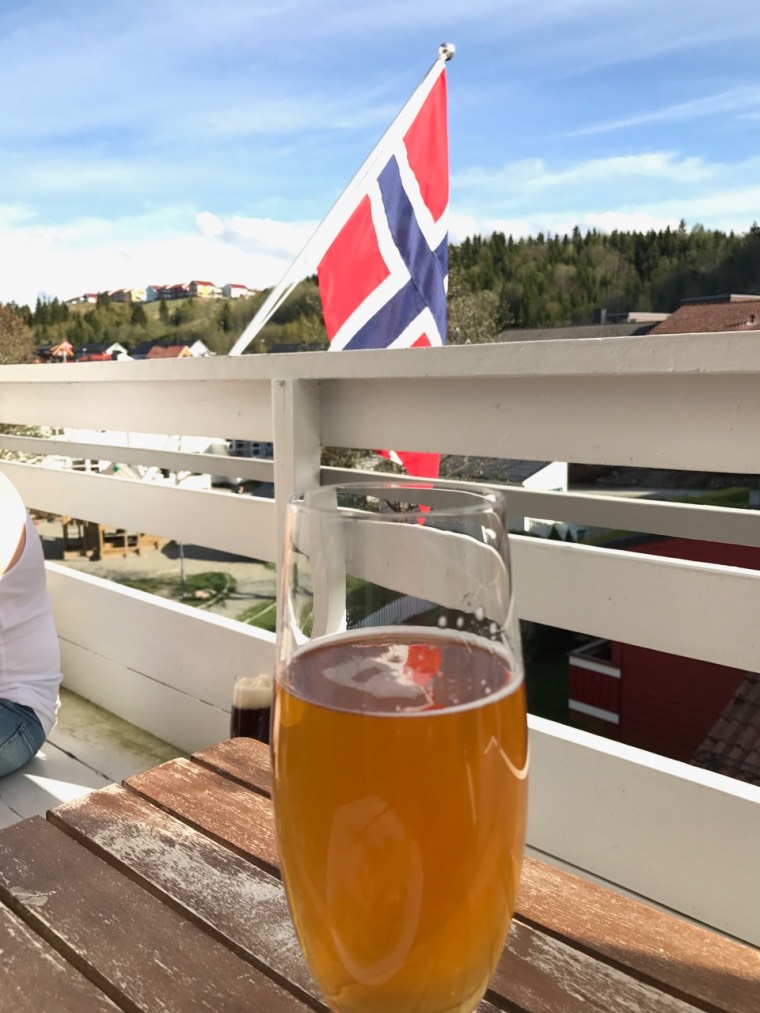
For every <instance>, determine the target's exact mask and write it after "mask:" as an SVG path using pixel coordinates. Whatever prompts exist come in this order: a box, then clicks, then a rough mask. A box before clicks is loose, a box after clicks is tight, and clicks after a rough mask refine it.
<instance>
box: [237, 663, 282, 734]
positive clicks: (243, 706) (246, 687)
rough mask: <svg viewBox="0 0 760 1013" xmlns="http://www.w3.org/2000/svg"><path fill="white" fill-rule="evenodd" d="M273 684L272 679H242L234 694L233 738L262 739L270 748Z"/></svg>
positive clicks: (267, 676) (238, 681)
mask: <svg viewBox="0 0 760 1013" xmlns="http://www.w3.org/2000/svg"><path fill="white" fill-rule="evenodd" d="M272 692H273V680H272V677H271V676H270V675H253V676H248V675H244V676H239V677H238V678H237V679H236V680H235V688H234V690H233V693H232V712H231V715H230V736H231V738H233V739H234V738H238V737H241V736H242V737H245V738H249V739H258V740H259V742H265V743H266V744H267V745H268V744H269V725H270V721H271V714H272Z"/></svg>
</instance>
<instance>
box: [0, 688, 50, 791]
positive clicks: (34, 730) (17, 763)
mask: <svg viewBox="0 0 760 1013" xmlns="http://www.w3.org/2000/svg"><path fill="white" fill-rule="evenodd" d="M44 741H45V733H44V732H43V730H42V725H41V724H40V720H39V718H38V717H37V715H36V714H35V713H34V711H33V710H32V708H31V707H25V706H24V705H23V704H20V703H12V702H11V701H10V700H0V777H5V775H6V774H10V773H12V772H13V771H14V770H18V768H19V767H23V765H24V764H25V763H27V762H28V761H29V760H31V758H32V757H33V756H34V754H35V753H36V752H37V750H38V749H39V748H40V746H41V745H42V743H43V742H44Z"/></svg>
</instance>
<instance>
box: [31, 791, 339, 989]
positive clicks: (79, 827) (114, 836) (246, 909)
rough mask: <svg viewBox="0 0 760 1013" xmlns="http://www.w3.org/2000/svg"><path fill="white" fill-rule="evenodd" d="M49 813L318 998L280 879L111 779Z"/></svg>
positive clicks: (180, 907)
mask: <svg viewBox="0 0 760 1013" xmlns="http://www.w3.org/2000/svg"><path fill="white" fill-rule="evenodd" d="M49 819H50V820H51V822H53V823H54V824H55V825H56V826H58V827H60V828H61V829H63V830H64V831H65V832H66V833H68V834H70V835H71V836H72V837H73V838H74V839H75V840H77V841H78V842H79V843H80V844H82V845H84V847H86V848H89V849H90V850H91V851H93V852H94V854H96V855H97V856H98V857H99V858H103V859H104V860H105V861H107V862H109V863H110V864H112V865H114V866H115V867H116V868H118V869H120V870H122V871H127V872H128V873H129V875H130V877H131V878H133V879H136V880H137V881H138V882H140V884H141V885H142V886H145V887H146V888H147V889H149V890H151V892H153V893H155V894H156V895H157V896H159V897H161V898H162V899H165V900H167V901H168V902H169V903H171V904H172V905H173V906H174V907H176V908H177V909H178V910H180V911H182V912H183V913H185V914H186V915H187V916H189V917H191V918H192V919H193V920H195V921H196V922H198V923H199V924H200V925H202V926H203V927H204V928H205V929H206V931H208V932H210V933H211V934H213V935H215V936H216V937H217V938H219V939H220V940H222V941H223V942H225V943H226V944H227V945H228V946H230V947H231V948H232V949H234V950H235V951H236V952H238V953H240V954H241V955H242V956H244V957H245V958H246V959H249V960H251V961H252V962H253V963H255V964H257V965H258V966H264V967H266V968H267V969H268V972H267V973H270V972H271V973H273V974H274V975H276V976H277V977H278V978H279V979H281V980H282V981H285V982H290V983H291V986H295V987H296V989H297V990H300V991H301V992H302V993H303V994H305V995H307V996H310V997H311V998H312V999H314V1000H319V997H320V992H319V989H318V987H317V985H316V984H315V982H314V980H313V978H312V976H311V974H310V973H309V971H308V970H307V968H306V964H305V963H304V960H303V957H302V955H301V950H300V947H299V945H298V941H297V940H296V936H295V933H294V931H293V924H292V922H291V920H290V913H289V911H288V905H287V902H286V900H285V894H284V891H283V889H282V885H281V884H280V882H279V880H278V879H276V878H274V877H273V876H271V875H269V874H268V873H266V872H264V871H262V870H261V869H259V868H258V867H257V866H255V865H254V864H253V863H252V862H250V861H247V860H246V859H244V858H242V857H240V855H237V854H235V853H234V852H233V851H230V850H229V849H228V848H225V847H223V846H222V845H221V844H218V843H216V841H213V840H211V839H210V838H209V837H206V836H205V835H203V834H201V833H199V832H198V831H197V830H194V829H193V828H192V827H190V826H188V825H187V824H186V823H182V822H180V821H179V820H178V819H176V818H175V817H173V816H171V815H169V814H168V813H166V812H164V811H163V810H162V809H159V808H158V807H157V806H155V805H151V804H150V803H149V802H148V801H147V800H146V799H144V798H141V797H140V796H138V795H135V794H133V793H132V792H129V791H126V790H125V789H124V788H121V787H119V786H117V785H113V786H111V787H109V788H105V789H104V790H103V791H98V792H93V793H92V794H91V795H88V796H87V797H85V798H81V799H77V800H75V801H74V802H72V803H70V804H67V805H63V806H59V807H58V809H56V810H54V811H53V812H52V813H51V814H50V816H49Z"/></svg>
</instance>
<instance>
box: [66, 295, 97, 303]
mask: <svg viewBox="0 0 760 1013" xmlns="http://www.w3.org/2000/svg"><path fill="white" fill-rule="evenodd" d="M97 301H98V294H97V292H85V293H83V294H82V295H75V296H74V298H73V299H67V300H66V305H67V306H77V305H79V304H81V303H96V302H97Z"/></svg>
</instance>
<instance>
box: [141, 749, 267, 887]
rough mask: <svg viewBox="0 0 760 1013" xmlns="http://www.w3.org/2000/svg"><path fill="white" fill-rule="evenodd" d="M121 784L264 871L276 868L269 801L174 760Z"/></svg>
mask: <svg viewBox="0 0 760 1013" xmlns="http://www.w3.org/2000/svg"><path fill="white" fill-rule="evenodd" d="M124 784H125V785H126V786H127V787H128V788H129V789H130V790H131V791H134V792H136V793H137V794H138V795H141V796H142V797H143V798H146V799H148V800H149V801H151V802H154V803H155V804H156V805H158V806H160V807H161V808H162V809H164V810H165V811H166V812H170V813H172V814H173V815H174V816H177V817H178V818H179V819H181V820H183V821H184V822H185V823H188V824H189V825H190V826H192V827H195V828H196V829H197V830H202V831H203V832H204V833H206V834H208V835H209V836H210V837H211V838H213V840H215V841H219V842H220V843H222V844H224V845H225V846H227V847H230V848H232V849H233V850H234V851H237V852H238V853H239V854H241V855H243V857H244V858H248V859H249V860H250V861H253V862H255V863H256V864H257V865H259V866H261V868H263V869H265V870H266V871H268V872H273V871H275V869H276V868H277V865H278V859H277V845H276V843H275V833H274V819H273V817H272V806H271V803H270V802H269V801H268V800H267V799H265V798H263V797H262V796H261V795H257V794H256V793H255V792H252V791H249V790H248V789H246V788H243V787H242V786H241V785H239V784H235V783H234V782H232V781H230V780H229V779H228V778H225V777H221V776H220V775H219V774H215V773H214V772H213V771H210V770H207V769H205V768H204V767H201V766H200V765H199V764H197V763H191V761H190V760H185V759H179V760H170V761H169V762H168V763H162V764H161V766H160V767H154V768H153V769H152V770H146V771H145V772H144V773H142V774H136V775H135V776H134V777H129V778H127V779H126V781H125V782H124Z"/></svg>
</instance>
